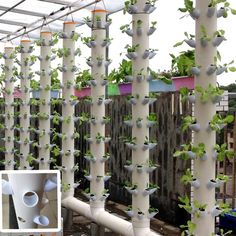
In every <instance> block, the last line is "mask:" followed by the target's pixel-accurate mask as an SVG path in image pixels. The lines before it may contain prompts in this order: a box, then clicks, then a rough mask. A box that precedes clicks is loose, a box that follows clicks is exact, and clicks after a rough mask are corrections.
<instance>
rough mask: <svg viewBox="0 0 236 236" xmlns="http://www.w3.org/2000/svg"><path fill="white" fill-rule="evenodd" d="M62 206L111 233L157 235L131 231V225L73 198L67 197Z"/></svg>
mask: <svg viewBox="0 0 236 236" xmlns="http://www.w3.org/2000/svg"><path fill="white" fill-rule="evenodd" d="M62 206H64V207H66V208H68V209H71V210H73V211H75V212H77V213H79V214H81V215H83V216H85V217H86V218H88V219H91V220H93V221H94V222H96V223H97V224H99V225H102V226H104V227H106V228H108V229H110V230H112V231H113V232H116V233H118V234H121V235H124V236H157V235H160V234H158V233H155V232H152V231H150V229H147V228H146V229H145V231H144V230H143V229H136V231H135V233H134V231H133V227H132V223H130V222H128V221H126V220H123V219H121V218H119V217H117V216H114V215H112V214H110V213H108V212H106V211H104V209H101V208H90V206H89V205H88V204H86V203H84V202H82V201H80V200H78V199H76V198H74V197H67V198H65V199H63V200H62Z"/></svg>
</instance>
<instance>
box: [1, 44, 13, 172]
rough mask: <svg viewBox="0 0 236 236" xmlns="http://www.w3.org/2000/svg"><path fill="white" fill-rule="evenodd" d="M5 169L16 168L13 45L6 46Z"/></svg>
mask: <svg viewBox="0 0 236 236" xmlns="http://www.w3.org/2000/svg"><path fill="white" fill-rule="evenodd" d="M4 50H5V55H6V59H5V66H4V71H3V72H4V73H5V94H4V96H5V148H6V151H5V169H6V170H13V169H14V152H13V149H14V106H13V102H14V94H13V93H14V78H13V63H14V62H13V58H12V55H13V53H14V48H13V47H5V49H4Z"/></svg>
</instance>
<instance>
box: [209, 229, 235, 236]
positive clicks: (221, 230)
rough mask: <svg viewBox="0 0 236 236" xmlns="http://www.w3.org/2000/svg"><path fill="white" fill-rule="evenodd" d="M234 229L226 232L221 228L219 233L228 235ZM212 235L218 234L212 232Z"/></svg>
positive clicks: (220, 235) (222, 235)
mask: <svg viewBox="0 0 236 236" xmlns="http://www.w3.org/2000/svg"><path fill="white" fill-rule="evenodd" d="M232 232H233V231H232V230H229V231H226V232H224V229H220V232H219V233H220V234H219V236H226V235H228V234H231V233H232ZM217 235H218V234H217ZM211 236H216V234H215V233H212V234H211Z"/></svg>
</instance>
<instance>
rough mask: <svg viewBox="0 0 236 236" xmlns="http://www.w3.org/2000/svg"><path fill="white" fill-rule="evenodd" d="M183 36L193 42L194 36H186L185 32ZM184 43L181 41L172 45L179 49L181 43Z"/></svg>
mask: <svg viewBox="0 0 236 236" xmlns="http://www.w3.org/2000/svg"><path fill="white" fill-rule="evenodd" d="M184 35H185V36H186V38H187V40H194V38H195V35H193V34H188V33H187V32H184ZM184 42H185V40H182V41H180V42H177V43H176V44H174V46H173V47H179V46H181V45H182V44H183V43H184Z"/></svg>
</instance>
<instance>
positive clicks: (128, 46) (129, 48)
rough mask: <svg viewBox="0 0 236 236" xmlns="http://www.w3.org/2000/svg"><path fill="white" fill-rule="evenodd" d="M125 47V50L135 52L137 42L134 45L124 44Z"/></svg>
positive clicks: (137, 46) (137, 45)
mask: <svg viewBox="0 0 236 236" xmlns="http://www.w3.org/2000/svg"><path fill="white" fill-rule="evenodd" d="M125 48H126V50H127V52H128V53H129V52H136V51H137V49H138V48H139V44H136V45H133V46H130V45H128V44H127V45H126V46H125Z"/></svg>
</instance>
